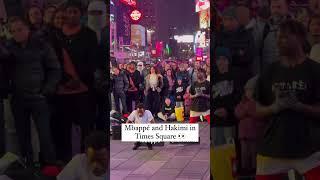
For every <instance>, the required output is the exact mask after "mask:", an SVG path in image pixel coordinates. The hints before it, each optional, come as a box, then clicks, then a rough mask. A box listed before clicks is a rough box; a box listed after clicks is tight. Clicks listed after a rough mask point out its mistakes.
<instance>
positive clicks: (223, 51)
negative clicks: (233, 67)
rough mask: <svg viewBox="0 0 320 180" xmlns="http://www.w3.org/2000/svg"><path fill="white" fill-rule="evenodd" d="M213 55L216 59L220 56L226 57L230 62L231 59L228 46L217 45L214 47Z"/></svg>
mask: <svg viewBox="0 0 320 180" xmlns="http://www.w3.org/2000/svg"><path fill="white" fill-rule="evenodd" d="M215 56H216V59H217V60H218V59H219V58H220V57H221V56H224V57H226V58H227V59H228V60H229V62H230V63H231V61H232V59H231V52H230V50H229V48H225V47H217V48H216V52H215Z"/></svg>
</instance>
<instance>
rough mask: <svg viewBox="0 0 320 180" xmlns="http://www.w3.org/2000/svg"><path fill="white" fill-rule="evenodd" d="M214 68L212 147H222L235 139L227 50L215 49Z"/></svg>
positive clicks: (233, 92)
mask: <svg viewBox="0 0 320 180" xmlns="http://www.w3.org/2000/svg"><path fill="white" fill-rule="evenodd" d="M215 59H216V68H214V70H215V71H214V72H213V78H212V81H213V87H212V91H213V96H212V99H213V101H212V102H213V106H211V107H212V108H213V111H214V118H213V122H212V123H211V126H212V128H213V131H212V132H213V143H214V146H218V145H223V144H226V143H228V142H230V140H234V138H235V128H236V121H235V118H234V108H235V105H236V103H237V102H236V101H235V96H236V88H235V85H234V81H235V78H234V74H233V72H232V69H231V68H230V66H231V63H232V61H231V52H230V50H229V49H228V48H225V47H217V48H216V51H215Z"/></svg>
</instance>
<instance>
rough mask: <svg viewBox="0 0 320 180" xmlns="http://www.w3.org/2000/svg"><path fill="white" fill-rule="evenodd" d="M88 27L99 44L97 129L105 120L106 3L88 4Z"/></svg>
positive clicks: (96, 78)
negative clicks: (94, 34)
mask: <svg viewBox="0 0 320 180" xmlns="http://www.w3.org/2000/svg"><path fill="white" fill-rule="evenodd" d="M88 27H89V28H90V29H91V30H93V31H94V32H95V33H96V35H97V40H98V45H99V49H98V50H99V56H98V60H97V70H96V72H95V88H96V96H97V108H98V113H97V114H98V117H97V119H96V127H97V129H99V130H105V129H107V127H106V123H105V122H106V121H107V119H106V118H107V114H106V113H107V111H106V109H107V107H108V101H107V99H108V98H107V93H105V92H106V91H107V86H108V82H109V81H108V79H107V76H106V74H107V73H108V72H107V69H108V68H107V62H108V61H109V59H108V58H109V56H108V55H107V53H106V52H108V51H109V36H106V35H107V34H108V33H107V32H108V31H107V5H106V3H105V2H104V1H102V0H94V1H91V2H90V3H89V5H88Z"/></svg>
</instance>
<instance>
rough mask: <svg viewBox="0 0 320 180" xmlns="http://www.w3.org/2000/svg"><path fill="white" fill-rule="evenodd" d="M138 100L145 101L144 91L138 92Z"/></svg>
mask: <svg viewBox="0 0 320 180" xmlns="http://www.w3.org/2000/svg"><path fill="white" fill-rule="evenodd" d="M138 101H139V103H143V102H144V91H143V90H142V91H140V90H139V92H138Z"/></svg>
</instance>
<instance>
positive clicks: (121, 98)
mask: <svg viewBox="0 0 320 180" xmlns="http://www.w3.org/2000/svg"><path fill="white" fill-rule="evenodd" d="M113 96H114V103H115V106H116V111H118V112H120V113H121V111H120V101H121V105H122V113H128V109H127V101H126V94H125V93H124V92H115V91H114V92H113Z"/></svg>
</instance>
